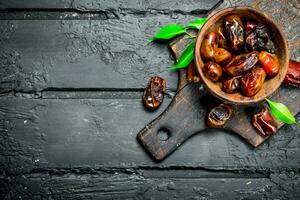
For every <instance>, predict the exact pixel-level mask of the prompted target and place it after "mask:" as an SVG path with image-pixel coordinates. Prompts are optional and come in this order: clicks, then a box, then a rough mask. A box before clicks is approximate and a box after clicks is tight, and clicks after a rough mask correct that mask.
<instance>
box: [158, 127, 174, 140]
mask: <svg viewBox="0 0 300 200" xmlns="http://www.w3.org/2000/svg"><path fill="white" fill-rule="evenodd" d="M157 136H158V139H159V140H160V141H161V142H165V141H167V140H168V139H169V138H170V136H171V133H170V131H169V130H168V129H167V128H160V129H159V130H158V131H157Z"/></svg>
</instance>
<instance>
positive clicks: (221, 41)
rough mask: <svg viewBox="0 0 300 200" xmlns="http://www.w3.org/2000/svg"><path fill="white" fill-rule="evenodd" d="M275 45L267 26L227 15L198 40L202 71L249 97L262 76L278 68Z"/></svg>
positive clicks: (228, 89) (224, 87)
mask: <svg viewBox="0 0 300 200" xmlns="http://www.w3.org/2000/svg"><path fill="white" fill-rule="evenodd" d="M275 52H276V48H275V45H274V43H273V42H272V40H271V35H270V32H269V30H268V29H267V27H266V26H265V25H263V24H260V23H255V22H253V21H246V20H245V22H244V23H243V21H242V19H241V18H240V17H239V16H237V15H231V16H229V17H227V18H226V19H225V21H224V24H223V26H222V27H218V28H217V30H215V31H214V32H209V33H207V34H206V36H205V38H204V40H203V41H202V44H201V49H200V53H201V57H202V58H203V60H204V61H205V65H204V67H203V72H204V74H205V75H206V76H207V77H208V78H209V79H210V80H212V81H213V82H221V84H222V87H221V88H222V90H223V91H224V92H226V93H229V94H232V93H236V92H241V93H242V94H243V95H244V96H247V97H251V96H254V95H255V94H257V93H258V92H259V90H260V89H261V88H262V86H263V84H264V81H265V79H266V78H272V77H274V76H276V75H277V74H278V72H279V67H280V65H279V61H278V58H277V56H276V55H275V54H274V53H275Z"/></svg>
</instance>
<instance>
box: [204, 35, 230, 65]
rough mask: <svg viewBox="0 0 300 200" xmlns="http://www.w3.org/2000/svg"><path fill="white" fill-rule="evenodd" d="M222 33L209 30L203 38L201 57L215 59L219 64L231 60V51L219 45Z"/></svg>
mask: <svg viewBox="0 0 300 200" xmlns="http://www.w3.org/2000/svg"><path fill="white" fill-rule="evenodd" d="M219 39H220V35H219V34H217V33H215V32H209V33H207V34H206V36H205V38H204V39H203V41H202V43H201V47H200V53H201V57H202V58H203V59H204V60H210V61H214V62H216V63H219V64H224V63H226V62H229V60H230V59H231V54H230V52H229V51H227V50H226V49H223V48H219V47H218V41H219Z"/></svg>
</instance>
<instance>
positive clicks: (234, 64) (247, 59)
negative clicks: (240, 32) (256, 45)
mask: <svg viewBox="0 0 300 200" xmlns="http://www.w3.org/2000/svg"><path fill="white" fill-rule="evenodd" d="M257 61H258V52H256V51H254V52H251V53H248V54H241V55H238V56H236V57H234V58H233V59H232V60H231V61H230V62H229V63H228V64H227V65H226V66H225V67H224V71H225V72H226V73H227V74H229V75H231V76H238V75H242V74H245V73H246V72H247V71H249V70H250V69H251V68H252V67H254V65H255V64H256V63H257Z"/></svg>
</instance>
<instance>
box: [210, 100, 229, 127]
mask: <svg viewBox="0 0 300 200" xmlns="http://www.w3.org/2000/svg"><path fill="white" fill-rule="evenodd" d="M232 111H233V108H232V106H231V105H229V104H221V105H219V106H217V107H215V108H213V109H212V110H211V111H210V112H209V114H208V119H207V126H208V127H210V128H219V127H222V126H224V125H225V123H226V122H227V121H228V119H229V118H230V117H231V114H232Z"/></svg>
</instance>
